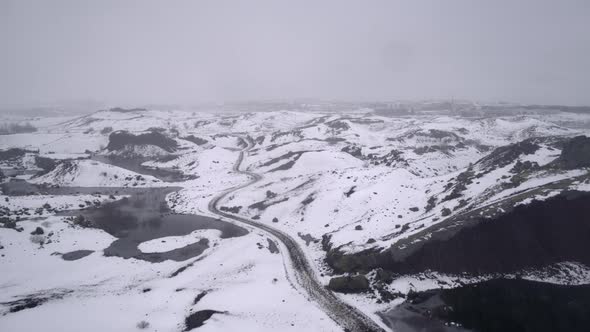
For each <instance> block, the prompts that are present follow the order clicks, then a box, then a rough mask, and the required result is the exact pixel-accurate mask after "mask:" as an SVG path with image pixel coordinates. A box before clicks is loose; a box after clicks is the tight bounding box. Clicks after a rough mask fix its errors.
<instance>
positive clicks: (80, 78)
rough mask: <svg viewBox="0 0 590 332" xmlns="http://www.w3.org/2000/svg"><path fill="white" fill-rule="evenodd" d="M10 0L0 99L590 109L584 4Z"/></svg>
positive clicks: (2, 32)
mask: <svg viewBox="0 0 590 332" xmlns="http://www.w3.org/2000/svg"><path fill="white" fill-rule="evenodd" d="M167 4H168V3H164V2H157V1H100V2H80V1H54V2H43V1H12V0H8V1H3V2H1V3H0V41H1V42H2V44H3V46H4V47H3V52H1V53H0V73H1V76H0V77H1V78H0V106H8V107H9V106H12V105H20V106H39V105H43V104H48V103H49V104H51V103H60V102H62V103H63V102H68V103H69V102H79V101H85V100H88V101H92V102H95V103H100V104H104V105H122V106H132V105H137V106H141V105H148V104H181V105H191V104H198V103H204V102H238V101H256V100H284V101H288V100H301V99H313V100H343V101H387V100H428V99H452V98H455V99H467V100H475V101H482V102H492V101H506V102H515V103H527V104H562V105H590V94H588V93H587V87H588V86H590V76H589V75H587V72H588V68H590V34H588V33H585V32H587V31H590V22H588V20H587V17H588V16H590V3H587V2H584V1H574V0H572V1H563V2H553V1H546V0H543V1H531V0H527V1H519V2H518V3H513V2H511V1H495V2H489V3H486V4H481V3H474V2H472V1H467V0H461V1H447V2H444V3H442V2H438V1H413V2H411V3H409V2H403V3H402V2H398V1H395V2H393V1H373V2H355V1H322V2H312V1H298V2H287V1H256V2H230V1H200V2H189V1H179V2H174V4H175V6H170V5H167Z"/></svg>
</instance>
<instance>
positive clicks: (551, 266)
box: [0, 103, 590, 331]
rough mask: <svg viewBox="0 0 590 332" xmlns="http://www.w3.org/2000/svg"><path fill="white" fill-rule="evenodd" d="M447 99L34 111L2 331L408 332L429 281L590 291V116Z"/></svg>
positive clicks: (7, 169) (4, 234) (2, 146)
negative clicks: (589, 243)
mask: <svg viewBox="0 0 590 332" xmlns="http://www.w3.org/2000/svg"><path fill="white" fill-rule="evenodd" d="M441 105H442V104H441ZM365 106H366V105H365ZM402 106H403V105H397V106H396V107H398V108H399V107H402ZM435 106H436V105H434V104H428V103H424V104H413V105H412V107H413V108H412V109H414V110H416V111H415V112H411V113H403V114H402V113H400V114H398V113H395V112H393V111H391V109H390V108H378V107H364V106H363V107H360V106H359V107H355V108H352V109H350V107H349V105H347V106H346V107H347V108H346V109H347V111H342V112H335V111H334V109H335V108H338V104H331V105H329V107H328V106H325V105H324V106H322V107H320V106H318V105H315V106H313V105H312V106H310V105H299V107H298V108H297V110H281V109H277V110H272V111H265V112H220V111H218V110H211V112H203V111H199V112H192V111H159V110H146V109H130V110H126V109H120V108H116V109H111V110H103V111H98V112H95V113H91V114H88V115H85V116H81V117H69V118H60V119H41V118H37V119H23V120H22V121H27V122H28V123H31V124H32V125H33V126H35V128H36V129H37V131H35V132H31V133H18V134H12V135H2V136H0V171H1V173H0V181H1V182H2V184H1V185H2V195H0V223H1V226H3V227H1V228H0V254H1V255H2V257H1V258H0V269H1V270H2V271H6V273H3V274H2V275H1V276H0V289H3V292H2V294H1V295H0V315H1V316H0V330H5V328H6V327H9V326H21V327H22V331H31V330H35V328H36V326H37V325H36V324H35V323H34V322H35V320H38V319H40V318H41V317H45V318H47V317H51V319H46V320H47V322H46V325H45V326H46V328H47V329H48V330H58V329H59V330H60V331H69V330H71V331H80V330H88V331H103V330H105V329H106V330H109V331H115V330H116V331H129V330H133V329H136V328H148V329H152V330H157V331H180V330H190V329H192V328H198V329H199V330H210V331H221V330H238V329H239V330H246V331H276V330H277V329H278V330H288V329H293V330H309V331H338V330H343V329H352V330H354V329H359V328H360V327H362V328H369V329H370V330H373V329H383V330H390V329H392V326H393V325H392V324H393V323H391V321H390V319H394V318H392V317H394V315H397V313H394V311H395V310H396V308H404V305H400V304H401V303H402V302H404V301H405V300H406V298H407V297H409V296H411V294H412V293H414V292H416V291H425V290H429V289H434V288H441V287H442V288H453V289H455V288H457V287H459V286H462V285H464V284H471V283H478V282H485V281H488V280H492V279H496V278H498V277H503V278H516V277H519V278H524V279H526V280H534V281H541V282H551V283H557V284H586V283H588V282H590V268H589V267H588V266H590V265H589V264H590V256H588V255H587V254H586V252H590V250H587V249H590V248H587V247H584V243H585V242H584V241H585V240H584V239H583V238H582V236H583V235H584V234H586V233H584V230H585V229H587V228H585V227H586V226H587V218H586V219H584V217H583V216H585V215H586V214H585V213H586V212H588V211H587V209H588V208H587V206H590V205H589V204H587V203H590V193H589V192H590V173H589V172H590V138H588V136H589V135H590V114H584V113H569V112H559V111H554V112H553V111H552V112H540V111H539V112H536V111H534V109H532V108H531V107H526V108H523V109H524V110H526V112H520V111H518V110H520V109H521V108H519V107H520V106H519V107H516V106H510V107H511V108H510V110H509V111H506V112H504V113H502V112H500V113H499V114H496V113H494V115H492V112H490V113H486V111H485V110H486V107H484V106H482V105H475V106H474V104H466V105H464V108H462V109H461V110H462V111H460V112H459V111H458V112H449V111H448V110H442V111H438V110H436V109H435V110H433V109H434V108H436V107H438V106H436V107H435ZM443 106H444V105H443ZM476 106H477V107H476ZM342 107H343V109H344V106H342ZM441 107H442V106H441ZM468 107H470V108H469V109H470V110H471V109H473V110H474V111H473V112H463V110H465V109H468ZM489 107H492V106H489ZM497 107H499V106H493V109H494V110H496V109H497ZM522 107H524V106H522ZM398 108H395V109H396V110H397V109H398ZM515 110H516V111H515ZM467 113H468V114H467ZM523 114H524V115H523ZM11 121H13V120H11ZM539 211H543V212H542V213H541V212H539ZM559 216H567V218H565V217H564V218H561V217H559ZM533 219H535V220H538V222H537V223H536V224H535V223H533V222H531V220H533ZM562 219H563V220H562ZM566 219H567V220H566ZM561 225H563V227H561ZM523 234H524V235H523ZM474 239H476V240H474ZM519 243H521V244H519ZM527 248H531V249H530V251H529V249H527ZM495 255H496V256H497V257H496V256H495ZM533 258H535V259H533ZM527 262H533V263H531V264H528V263H527ZM236 298H242V299H247V300H244V301H236ZM310 302H311V303H312V305H308V303H310ZM120 311H123V312H125V313H126V315H124V317H121V319H120V320H117V321H109V322H108V326H107V325H106V324H107V322H105V321H103V320H102V315H112V316H114V315H115V313H117V312H120ZM81 317H86V318H85V319H82V318H81ZM63 320H68V324H67V325H66V324H63ZM89 322H92V324H90V323H89ZM142 322H144V323H142ZM145 324H148V325H147V326H145ZM90 325H91V326H92V328H88V326H90ZM140 325H141V326H144V327H140ZM394 325H395V324H394ZM7 331H8V330H7Z"/></svg>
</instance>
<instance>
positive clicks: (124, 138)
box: [107, 131, 178, 152]
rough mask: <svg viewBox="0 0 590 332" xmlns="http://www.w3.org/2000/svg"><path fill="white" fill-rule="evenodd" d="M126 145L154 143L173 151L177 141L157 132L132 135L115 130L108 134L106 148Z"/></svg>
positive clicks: (118, 147) (111, 148)
mask: <svg viewBox="0 0 590 332" xmlns="http://www.w3.org/2000/svg"><path fill="white" fill-rule="evenodd" d="M126 145H155V146H158V147H160V148H162V149H163V150H165V151H167V152H174V151H176V149H177V147H178V143H176V141H175V140H173V139H172V138H170V137H167V136H165V135H163V134H161V133H159V132H149V133H146V134H140V135H133V134H131V133H129V132H126V131H117V132H114V133H111V134H110V135H109V145H107V150H109V151H116V150H121V149H123V148H124V147H125V146H126Z"/></svg>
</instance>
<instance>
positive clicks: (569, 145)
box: [558, 136, 590, 169]
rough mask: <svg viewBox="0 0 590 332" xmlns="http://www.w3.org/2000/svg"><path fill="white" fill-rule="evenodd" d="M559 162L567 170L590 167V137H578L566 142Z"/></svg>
mask: <svg viewBox="0 0 590 332" xmlns="http://www.w3.org/2000/svg"><path fill="white" fill-rule="evenodd" d="M558 162H559V164H561V166H562V167H563V168H565V169H575V168H580V167H590V137H586V136H576V137H574V138H572V139H571V140H569V141H568V142H566V143H565V144H564V146H563V149H562V150H561V155H560V156H559V159H558Z"/></svg>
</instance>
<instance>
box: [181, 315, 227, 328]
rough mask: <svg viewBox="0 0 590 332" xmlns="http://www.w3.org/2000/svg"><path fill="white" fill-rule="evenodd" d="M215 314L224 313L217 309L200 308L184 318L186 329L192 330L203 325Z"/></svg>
mask: <svg viewBox="0 0 590 332" xmlns="http://www.w3.org/2000/svg"><path fill="white" fill-rule="evenodd" d="M214 314H223V312H221V311H216V310H200V311H197V312H194V313H192V314H190V315H189V316H188V317H186V319H185V320H184V326H185V329H184V330H185V331H190V330H192V329H196V328H197V327H201V326H203V324H205V322H206V321H207V320H208V319H209V318H211V316H213V315H214Z"/></svg>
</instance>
